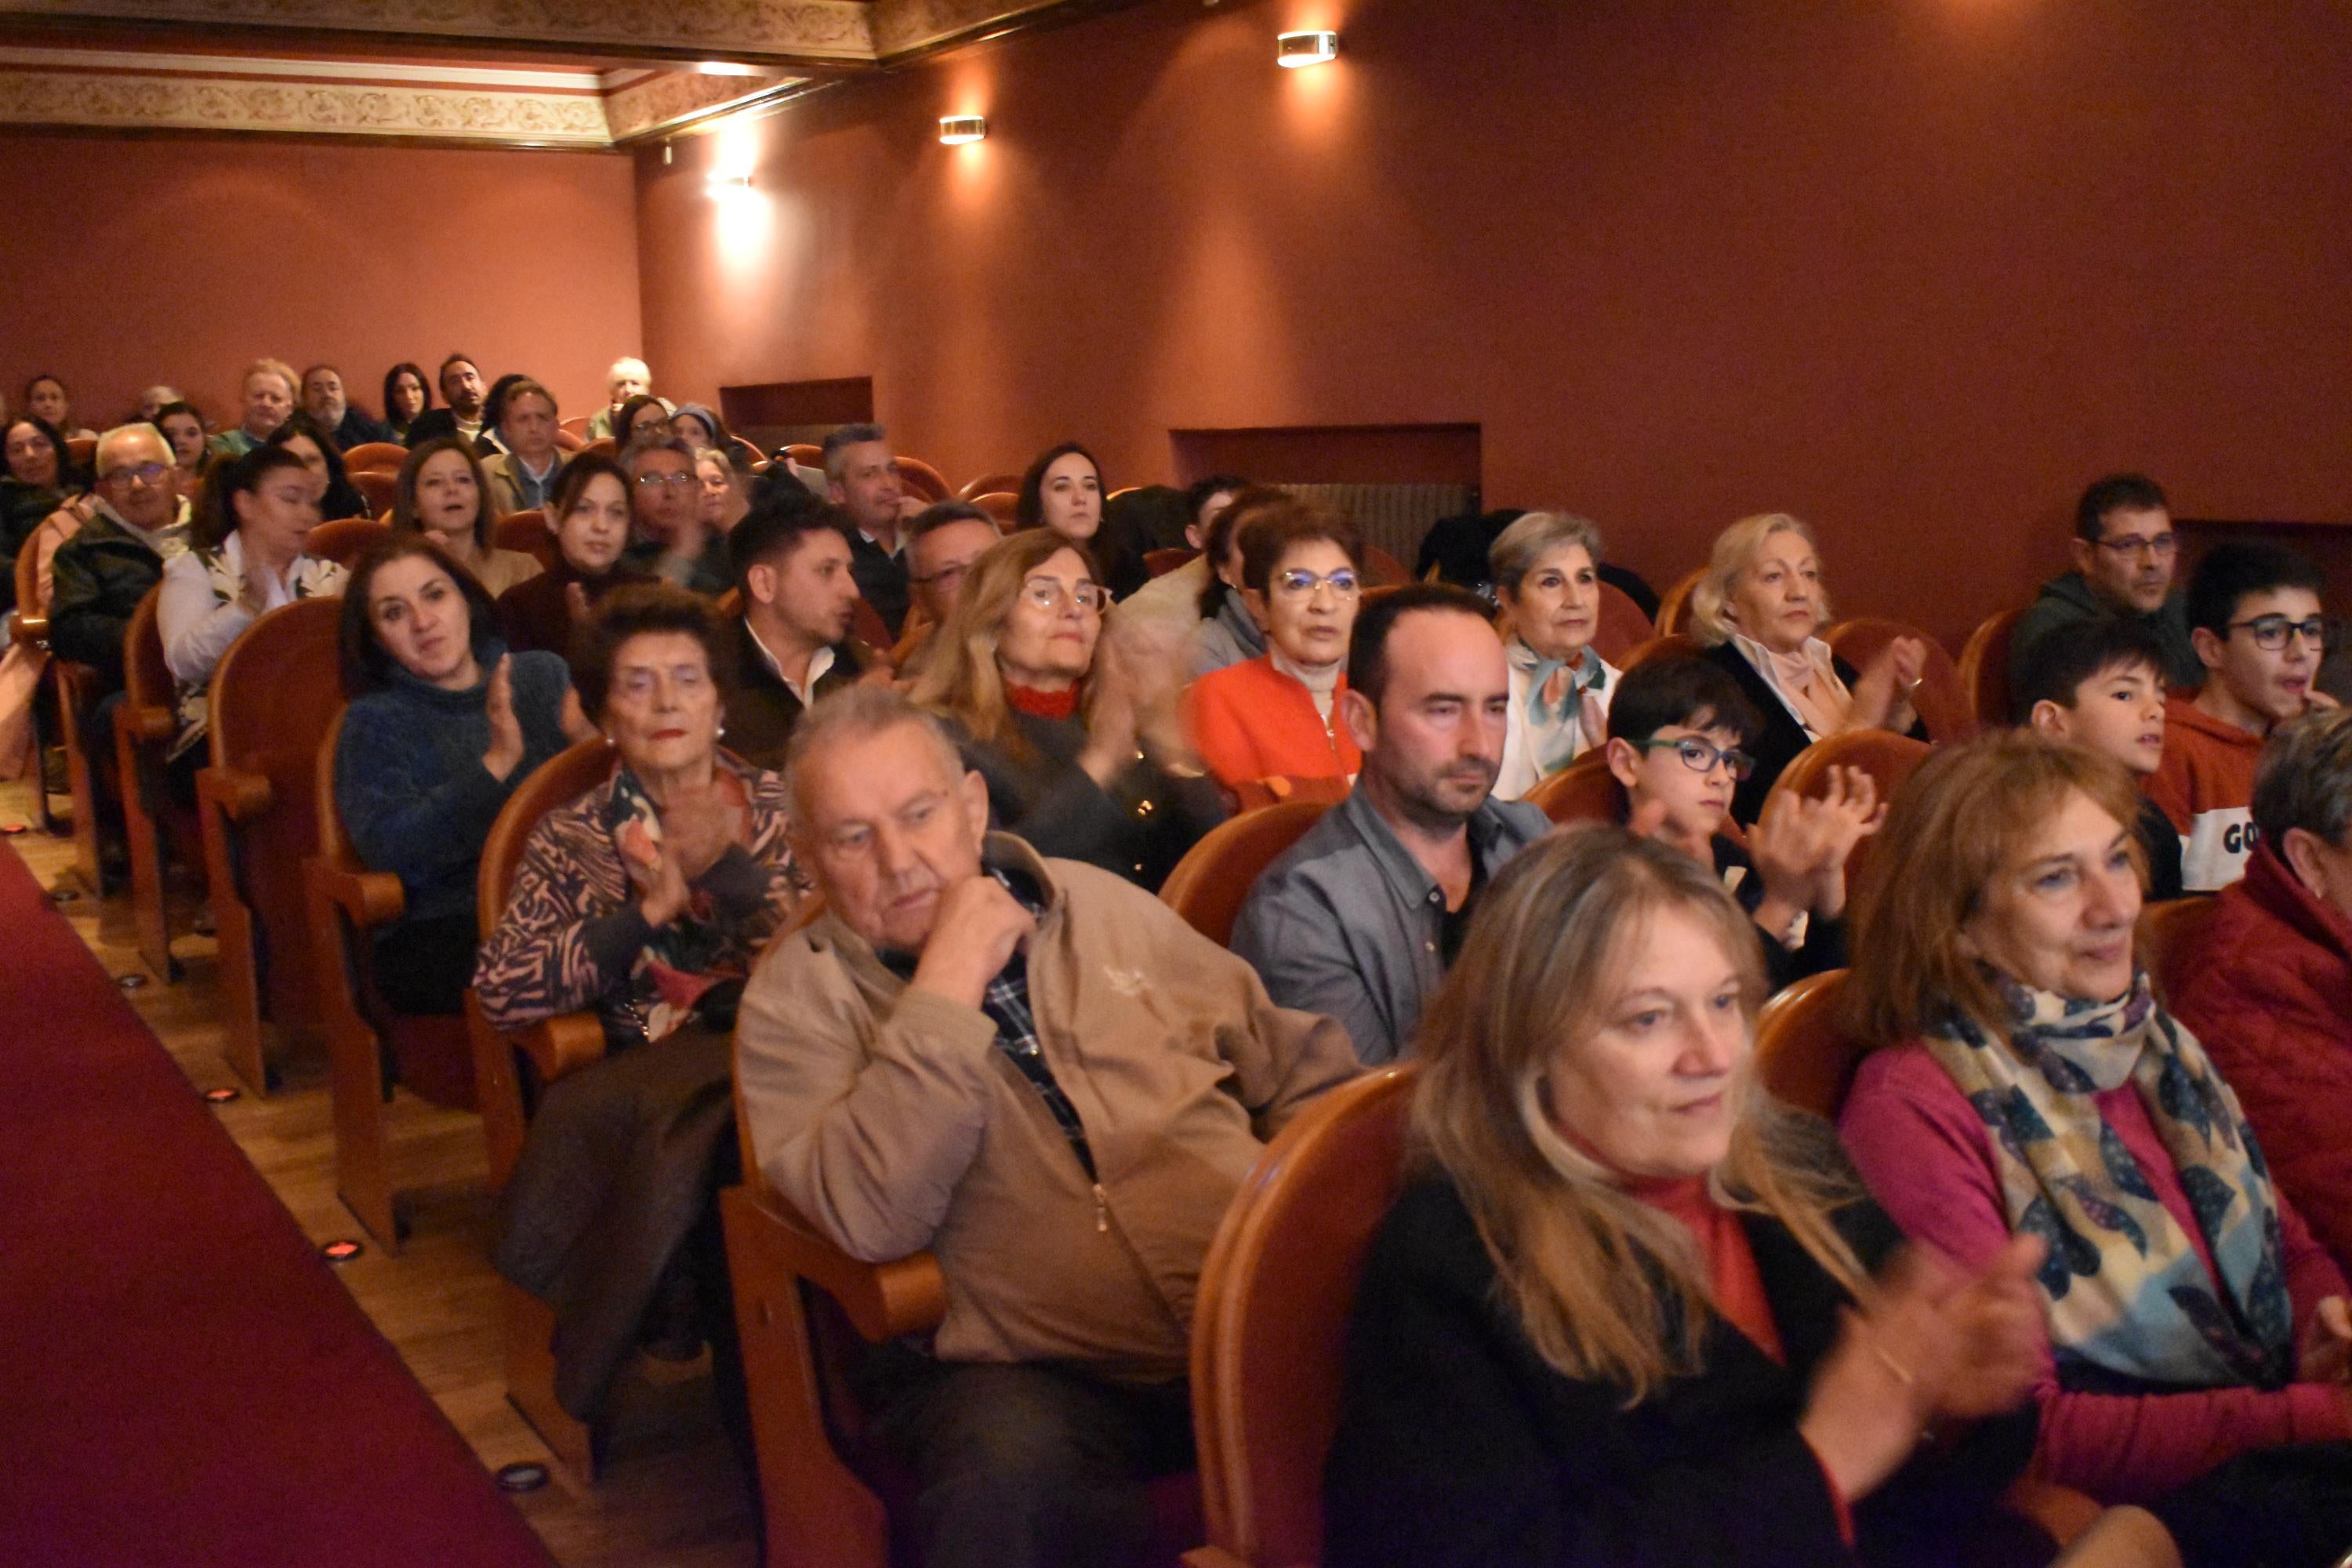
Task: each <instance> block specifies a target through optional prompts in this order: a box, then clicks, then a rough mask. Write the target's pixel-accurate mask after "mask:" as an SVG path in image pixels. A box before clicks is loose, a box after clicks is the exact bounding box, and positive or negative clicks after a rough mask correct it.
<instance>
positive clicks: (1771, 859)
mask: <svg viewBox="0 0 2352 1568" xmlns="http://www.w3.org/2000/svg"><path fill="white" fill-rule="evenodd" d="M1763 727H1764V725H1763V720H1762V719H1761V718H1760V717H1759V715H1758V714H1757V712H1756V710H1755V709H1754V708H1753V707H1752V706H1750V705H1749V703H1748V699H1747V698H1746V697H1744V696H1742V695H1741V694H1740V690H1739V686H1738V682H1736V681H1735V680H1733V679H1732V678H1731V677H1730V675H1728V674H1727V673H1726V672H1725V671H1724V670H1723V668H1721V667H1720V666H1717V665H1716V664H1714V663H1711V662H1709V661H1708V660H1706V659H1702V658H1674V657H1668V658H1653V659H1651V660H1649V661H1648V662H1647V663H1644V664H1641V665H1637V666H1635V667H1634V668H1632V669H1630V670H1627V671H1626V672H1625V676H1624V679H1622V680H1620V681H1619V682H1618V684H1617V697H1616V700H1614V701H1613V702H1612V703H1611V704H1610V705H1609V745H1608V752H1607V755H1608V759H1609V772H1610V773H1611V774H1612V776H1614V777H1615V779H1616V780H1617V782H1618V783H1619V784H1622V785H1623V786H1624V790H1625V802H1626V812H1625V816H1626V820H1627V821H1628V822H1629V823H1630V824H1631V825H1632V826H1633V830H1634V831H1635V832H1637V833H1646V834H1648V835H1649V836H1650V837H1654V838H1658V839H1661V840H1663V841H1664V842H1665V843H1668V844H1671V845H1673V846H1675V847H1676V848H1678V849H1681V850H1682V851H1683V852H1684V853H1685V854H1687V855H1689V856H1690V857H1691V858H1694V859H1696V860H1699V861H1702V862H1704V863H1705V864H1706V865H1709V866H1712V867H1714V868H1715V870H1716V874H1717V876H1719V877H1721V878H1722V879H1723V885H1724V886H1725V887H1727V888H1728V889H1731V895H1732V897H1733V898H1735V899H1737V900H1738V901H1739V907H1740V908H1742V909H1744V910H1747V911H1748V916H1749V918H1751V919H1752V920H1754V921H1755V922H1756V926H1757V929H1758V930H1759V931H1761V932H1762V933H1763V937H1764V970H1765V975H1766V978H1767V979H1768V980H1769V982H1770V984H1771V986H1772V989H1774V990H1775V991H1778V990H1780V988H1781V987H1782V986H1785V985H1788V984H1790V983H1792V982H1794V981H1798V980H1801V979H1803V978H1804V977H1805V976H1806V975H1809V974H1819V973H1822V972H1824V971H1827V970H1832V969H1838V968H1842V967H1843V966H1844V964H1845V962H1846V952H1845V928H1844V922H1843V916H1844V914H1845V863H1846V858H1847V856H1849V855H1850V854H1852V853H1853V847H1854V846H1855V845H1856V844H1858V843H1860V842H1861V841H1862V840H1863V839H1864V837H1868V836H1869V835H1870V834H1873V833H1875V832H1877V831H1878V827H1879V825H1880V824H1881V823H1883V822H1885V820H1886V811H1885V807H1884V806H1882V805H1879V804H1878V790H1877V786H1876V785H1875V784H1874V783H1873V782H1872V781H1871V779H1870V777H1869V775H1868V774H1866V773H1861V772H1859V771H1858V770H1854V769H1849V768H1837V769H1832V771H1831V776H1830V784H1829V789H1828V792H1827V793H1826V794H1825V795H1822V797H1821V798H1820V799H1818V800H1803V799H1799V798H1798V797H1797V796H1795V795H1791V794H1790V793H1788V792H1786V791H1781V792H1779V793H1776V794H1774V795H1771V796H1769V797H1768V799H1767V800H1766V802H1765V806H1764V811H1763V814H1762V815H1761V816H1759V817H1758V818H1757V822H1756V826H1754V827H1752V828H1749V829H1748V832H1747V835H1746V839H1745V842H1744V843H1743V842H1742V840H1741V839H1740V838H1738V837H1733V835H1735V834H1737V833H1738V831H1739V830H1738V828H1737V827H1734V826H1732V823H1731V796H1732V792H1733V791H1734V790H1735V789H1736V788H1737V787H1738V784H1739V781H1740V780H1742V779H1744V778H1746V777H1747V776H1748V774H1749V773H1752V772H1753V771H1754V770H1755V766H1756V759H1755V758H1754V757H1752V756H1750V755H1749V754H1748V752H1746V751H1744V750H1742V748H1743V747H1744V746H1746V745H1747V743H1748V737H1750V736H1752V735H1754V734H1755V733H1756V732H1757V731H1759V730H1761V729H1762V728H1763Z"/></svg>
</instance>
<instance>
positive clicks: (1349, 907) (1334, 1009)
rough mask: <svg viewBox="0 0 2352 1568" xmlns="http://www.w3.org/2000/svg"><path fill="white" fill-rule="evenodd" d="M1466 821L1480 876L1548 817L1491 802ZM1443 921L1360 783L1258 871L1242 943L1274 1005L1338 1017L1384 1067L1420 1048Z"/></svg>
mask: <svg viewBox="0 0 2352 1568" xmlns="http://www.w3.org/2000/svg"><path fill="white" fill-rule="evenodd" d="M1469 827H1470V849H1471V853H1472V854H1473V855H1475V857H1476V858H1477V861H1478V866H1479V869H1480V879H1481V881H1482V882H1483V881H1487V880H1491V879H1493V877H1494V875H1495V873H1496V872H1497V871H1499V870H1501V869H1502V868H1503V867H1504V865H1505V864H1506V863H1507V862H1508V861H1509V860H1510V858H1511V857H1512V856H1514V855H1517V853H1518V852H1519V851H1520V850H1521V849H1523V848H1525V847H1527V846H1528V845H1529V844H1531V843H1533V842H1534V841H1535V840H1537V839H1538V838H1540V837H1543V836H1544V834H1545V833H1547V832H1548V831H1549V830H1550V827H1551V823H1550V822H1549V820H1548V819H1547V818H1546V817H1545V816H1544V814H1543V813H1542V812H1541V811H1539V810H1538V809H1537V808H1536V807H1534V806H1532V805H1528V804H1527V803H1526V802H1524V801H1514V800H1489V801H1487V802H1486V805H1482V806H1480V807H1479V808H1478V810H1477V814H1476V815H1475V816H1472V817H1471V819H1470V825H1469ZM1444 919H1445V895H1444V891H1443V890H1442V889H1440V888H1439V887H1438V885H1437V881H1436V879H1434V878H1433V877H1432V876H1430V874H1429V873H1428V872H1427V871H1425V870H1423V868H1422V866H1421V862H1420V861H1418V860H1415V859H1414V858H1412V852H1411V851H1410V850H1408V849H1406V848H1405V847H1404V846H1403V845H1402V844H1401V843H1399V842H1398V841H1397V837H1396V835H1395V834H1394V833H1393V832H1391V831H1390V828H1389V826H1388V824H1387V823H1386V822H1385V821H1383V820H1382V819H1381V815H1380V813H1379V812H1377V811H1375V810H1373V809H1372V804H1371V802H1370V800H1369V799H1368V798H1367V797H1366V796H1365V794H1364V792H1363V791H1362V790H1361V789H1357V790H1356V791H1354V792H1353V793H1351V794H1350V795H1349V796H1348V798H1347V799H1346V800H1344V801H1342V802H1341V803H1340V804H1339V805H1336V806H1333V807H1332V808H1331V809H1330V810H1329V811H1328V812H1326V813H1325V814H1324V816H1323V819H1322V820H1321V821H1319V822H1318V823H1317V824H1316V825H1315V826H1313V827H1311V828H1309V829H1308V830H1307V837H1304V838H1301V839H1300V840H1299V841H1298V842H1297V844H1295V845H1293V846H1291V847H1290V849H1289V850H1288V852H1287V853H1286V854H1285V855H1283V857H1282V858H1280V859H1278V860H1276V862H1275V863H1274V864H1273V865H1271V866H1269V867H1267V868H1265V874H1264V875H1262V876H1260V877H1259V878H1258V879H1257V882H1256V885H1255V886H1254V887H1253V888H1251V889H1250V895H1249V900H1248V901H1247V902H1246V903H1244V905H1243V906H1242V912H1241V918H1240V919H1239V920H1238V921H1236V922H1235V923H1234V940H1233V950H1234V952H1237V953H1239V954H1240V955H1241V956H1242V957H1244V958H1245V959H1247V960H1248V961H1249V962H1250V964H1251V966H1252V967H1253V968H1255V970H1256V971H1257V972H1258V974H1259V976H1260V977H1261V978H1263V979H1264V980H1265V988H1266V992H1267V994H1269V995H1271V996H1272V997H1273V998H1274V999H1275V1001H1276V1003H1277V1004H1279V1005H1282V1006H1285V1007H1297V1008H1300V1009H1303V1010H1305V1011H1307V1012H1310V1013H1321V1014H1324V1015H1326V1016H1329V1017H1332V1018H1336V1019H1338V1020H1339V1023H1340V1024H1341V1025H1342V1026H1344V1027H1345V1028H1346V1029H1347V1031H1348V1037H1349V1039H1350V1040H1352V1041H1353V1042H1354V1043H1355V1047H1356V1056H1357V1058H1358V1059H1359V1060H1360V1061H1362V1062H1364V1063H1365V1064H1367V1065H1368V1066H1374V1067H1377V1066H1379V1065H1380V1064H1381V1063H1383V1062H1390V1061H1394V1060H1395V1059H1397V1058H1399V1057H1402V1056H1403V1055H1405V1054H1406V1053H1407V1052H1408V1051H1409V1050H1410V1049H1411V1048H1412V1035H1413V1030H1414V1029H1415V1028H1416V1027H1418V1026H1419V1025H1420V1023H1421V1008H1422V1003H1423V1001H1424V1000H1425V999H1426V998H1427V997H1428V996H1429V995H1430V994H1432V993H1433V992H1434V991H1435V990H1436V989H1437V983H1438V982H1439V981H1440V980H1441V979H1443V978H1444V973H1445V963H1444V955H1443V953H1442V952H1440V951H1439V947H1438V938H1439V936H1440V935H1441V934H1442V931H1443V929H1444Z"/></svg>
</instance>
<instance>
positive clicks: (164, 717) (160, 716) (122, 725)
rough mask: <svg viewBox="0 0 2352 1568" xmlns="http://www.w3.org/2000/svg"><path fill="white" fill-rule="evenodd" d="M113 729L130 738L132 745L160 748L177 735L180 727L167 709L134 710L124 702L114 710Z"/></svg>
mask: <svg viewBox="0 0 2352 1568" xmlns="http://www.w3.org/2000/svg"><path fill="white" fill-rule="evenodd" d="M114 728H115V732H116V733H118V734H122V735H128V736H130V737H131V743H132V744H133V745H148V746H160V745H162V744H163V742H166V741H169V740H170V739H171V738H172V737H173V735H175V734H177V733H179V729H180V726H179V722H178V721H176V720H174V719H173V717H172V710H170V709H169V708H134V707H132V706H131V704H130V703H128V702H126V703H124V704H123V705H122V706H121V707H120V708H118V709H116V710H114Z"/></svg>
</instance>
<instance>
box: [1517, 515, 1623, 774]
mask: <svg viewBox="0 0 2352 1568" xmlns="http://www.w3.org/2000/svg"><path fill="white" fill-rule="evenodd" d="M1488 560H1489V561H1490V563H1491V564H1492V566H1493V569H1494V576H1495V591H1496V594H1497V595H1500V596H1501V599H1502V602H1503V609H1504V611H1505V612H1506V613H1507V615H1508V616H1509V617H1510V635H1509V636H1508V637H1507V638H1506V639H1505V641H1504V643H1503V652H1504V654H1505V655H1506V656H1507V658H1509V660H1510V664H1511V716H1510V723H1509V727H1508V728H1507V730H1506V731H1505V732H1504V737H1503V763H1502V768H1501V771H1500V772H1498V773H1496V776H1495V797H1496V799H1497V800H1517V799H1518V798H1519V797H1520V796H1522V795H1526V794H1527V793H1528V791H1529V790H1531V789H1533V788H1535V786H1536V785H1537V784H1539V783H1541V782H1542V781H1543V780H1544V779H1546V778H1548V777H1549V776H1550V775H1551V774H1553V773H1558V772H1559V770H1560V769H1562V768H1564V767H1566V766H1568V764H1569V763H1572V762H1574V761H1575V760H1576V759H1577V758H1578V757H1580V756H1581V755H1582V754H1583V753H1585V752H1589V751H1591V749H1592V748H1593V747H1595V746H1597V745H1599V744H1601V740H1602V738H1603V735H1604V732H1605V731H1604V726H1605V725H1606V724H1607V722H1608V719H1609V704H1610V701H1611V700H1612V698H1614V697H1615V695H1616V692H1617V670H1616V668H1615V667H1614V666H1612V664H1610V662H1609V661H1608V660H1607V659H1605V658H1601V655H1600V653H1599V652H1598V651H1597V650H1596V649H1595V648H1594V647H1593V646H1592V634H1593V633H1594V632H1596V631H1598V630H1599V629H1600V627H1601V567H1600V563H1601V531H1600V530H1599V529H1597V528H1595V527H1593V526H1592V524H1591V523H1590V522H1587V521H1585V520H1584V519H1582V518H1580V517H1570V516H1569V515H1567V514H1566V513H1564V512H1557V511H1531V512H1528V513H1527V514H1525V515H1524V516H1522V517H1521V518H1520V519H1519V520H1518V521H1517V522H1515V523H1513V524H1511V526H1510V527H1508V528H1507V529H1505V530H1504V531H1502V532H1501V533H1500V534H1499V535H1497V536H1496V540H1495V542H1494V545H1493V547H1492V549H1491V550H1490V551H1489V552H1488Z"/></svg>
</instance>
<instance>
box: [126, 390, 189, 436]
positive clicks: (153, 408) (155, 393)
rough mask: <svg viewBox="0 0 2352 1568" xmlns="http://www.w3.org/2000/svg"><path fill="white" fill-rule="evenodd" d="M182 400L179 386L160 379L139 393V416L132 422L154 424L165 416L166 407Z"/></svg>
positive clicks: (135, 423)
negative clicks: (169, 384)
mask: <svg viewBox="0 0 2352 1568" xmlns="http://www.w3.org/2000/svg"><path fill="white" fill-rule="evenodd" d="M181 401H182V399H181V396H180V389H179V388H178V387H176V386H168V385H166V384H163V382H160V381H159V382H157V383H156V384H154V385H152V386H151V387H148V388H147V389H146V390H145V391H143V392H142V393H141V394H140V395H139V409H138V413H139V417H138V418H136V419H134V420H132V421H131V423H132V424H134V425H152V424H154V423H155V422H156V421H157V420H158V419H161V418H162V417H163V410H164V409H166V408H168V407H170V406H171V405H173V404H174V403H178V402H181ZM167 435H168V432H167Z"/></svg>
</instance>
